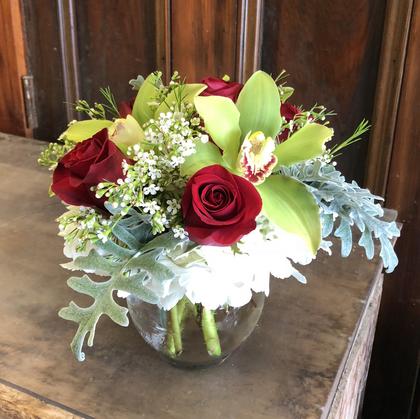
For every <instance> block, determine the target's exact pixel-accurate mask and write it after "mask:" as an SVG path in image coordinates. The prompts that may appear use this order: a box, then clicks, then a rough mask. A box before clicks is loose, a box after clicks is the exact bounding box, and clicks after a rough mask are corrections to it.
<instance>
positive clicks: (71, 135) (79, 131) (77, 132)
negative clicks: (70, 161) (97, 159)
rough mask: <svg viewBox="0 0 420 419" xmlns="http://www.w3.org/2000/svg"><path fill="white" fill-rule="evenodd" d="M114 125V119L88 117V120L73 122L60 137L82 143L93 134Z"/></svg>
mask: <svg viewBox="0 0 420 419" xmlns="http://www.w3.org/2000/svg"><path fill="white" fill-rule="evenodd" d="M111 125H112V121H108V120H107V119H88V120H87V121H76V122H72V123H71V124H70V125H69V126H68V128H67V129H66V130H65V131H64V132H63V133H62V134H61V135H60V138H64V137H65V138H67V139H68V140H69V141H73V142H74V143H80V142H82V141H84V140H87V139H88V138H91V137H92V135H94V134H96V133H97V132H99V131H101V130H102V129H104V128H108V127H110V126H111Z"/></svg>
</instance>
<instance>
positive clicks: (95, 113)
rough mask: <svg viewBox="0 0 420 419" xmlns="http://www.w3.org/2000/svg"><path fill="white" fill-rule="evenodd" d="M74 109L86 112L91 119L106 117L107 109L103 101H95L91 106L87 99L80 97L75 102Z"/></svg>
mask: <svg viewBox="0 0 420 419" xmlns="http://www.w3.org/2000/svg"><path fill="white" fill-rule="evenodd" d="M74 109H75V110H76V111H77V112H81V113H84V114H86V115H87V116H88V117H89V118H91V119H106V111H105V108H104V105H102V103H96V102H95V104H94V105H93V106H91V105H89V103H88V102H87V101H86V100H84V99H80V100H78V101H77V102H76V103H75V105H74Z"/></svg>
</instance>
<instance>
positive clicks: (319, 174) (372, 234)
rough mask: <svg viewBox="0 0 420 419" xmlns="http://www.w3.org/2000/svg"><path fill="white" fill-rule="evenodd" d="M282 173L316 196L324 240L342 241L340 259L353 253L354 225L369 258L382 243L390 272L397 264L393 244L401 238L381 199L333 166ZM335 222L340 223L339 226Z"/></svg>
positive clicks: (289, 169) (295, 167) (319, 163)
mask: <svg viewBox="0 0 420 419" xmlns="http://www.w3.org/2000/svg"><path fill="white" fill-rule="evenodd" d="M282 173H283V174H285V175H287V176H291V177H294V178H295V179H297V180H299V181H301V182H304V183H305V184H306V185H307V187H308V188H309V190H310V191H311V192H312V193H313V195H314V197H315V199H316V200H317V202H318V205H319V207H320V210H321V220H322V227H323V229H322V236H323V237H328V236H329V235H330V234H331V233H332V232H334V235H335V236H336V237H339V238H340V240H341V255H342V256H343V257H347V256H348V255H349V254H350V252H351V249H352V244H353V236H352V229H351V227H352V226H353V225H355V226H356V227H357V228H358V230H359V231H360V232H361V233H362V235H361V237H360V239H359V241H358V244H359V245H360V246H362V247H363V248H364V249H365V252H366V257H367V258H368V259H372V258H373V256H374V242H373V239H377V240H378V241H379V243H380V246H381V250H380V257H381V258H382V260H383V263H384V266H385V268H386V271H387V272H392V271H393V270H394V269H395V267H396V266H397V264H398V258H397V256H396V254H395V251H394V248H393V246H392V242H391V240H392V239H393V238H394V237H399V235H400V231H399V229H398V227H397V225H396V223H395V222H387V221H384V220H382V219H381V217H382V216H383V215H384V212H383V209H382V207H381V206H380V205H379V204H378V203H377V202H376V201H378V200H382V198H380V197H378V196H375V195H373V194H371V193H370V192H369V190H367V189H363V188H361V187H360V186H358V185H357V183H356V182H354V181H352V182H351V183H348V182H346V180H345V178H344V176H343V175H342V174H341V173H340V172H339V171H338V170H336V168H335V167H334V165H333V164H328V163H325V162H322V161H320V160H313V161H311V162H307V163H299V164H296V165H293V166H290V167H282ZM336 221H339V223H338V226H337V223H336Z"/></svg>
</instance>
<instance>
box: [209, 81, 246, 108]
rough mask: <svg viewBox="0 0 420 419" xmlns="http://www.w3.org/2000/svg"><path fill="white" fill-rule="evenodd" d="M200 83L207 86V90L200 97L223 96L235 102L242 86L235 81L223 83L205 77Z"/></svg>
mask: <svg viewBox="0 0 420 419" xmlns="http://www.w3.org/2000/svg"><path fill="white" fill-rule="evenodd" d="M201 83H204V84H206V85H207V89H206V90H204V91H203V92H202V93H201V96H224V97H228V98H229V99H231V100H233V101H234V102H236V100H237V99H238V96H239V93H240V91H241V90H242V87H243V85H242V84H241V83H237V82H235V81H224V80H222V79H218V78H216V77H207V78H205V79H203V80H201Z"/></svg>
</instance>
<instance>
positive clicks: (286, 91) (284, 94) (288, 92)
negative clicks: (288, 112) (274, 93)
mask: <svg viewBox="0 0 420 419" xmlns="http://www.w3.org/2000/svg"><path fill="white" fill-rule="evenodd" d="M279 90H280V100H281V102H282V103H283V102H286V100H287V99H289V97H290V96H292V95H293V93H294V91H295V89H293V87H290V86H282V87H280V88H279Z"/></svg>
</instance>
